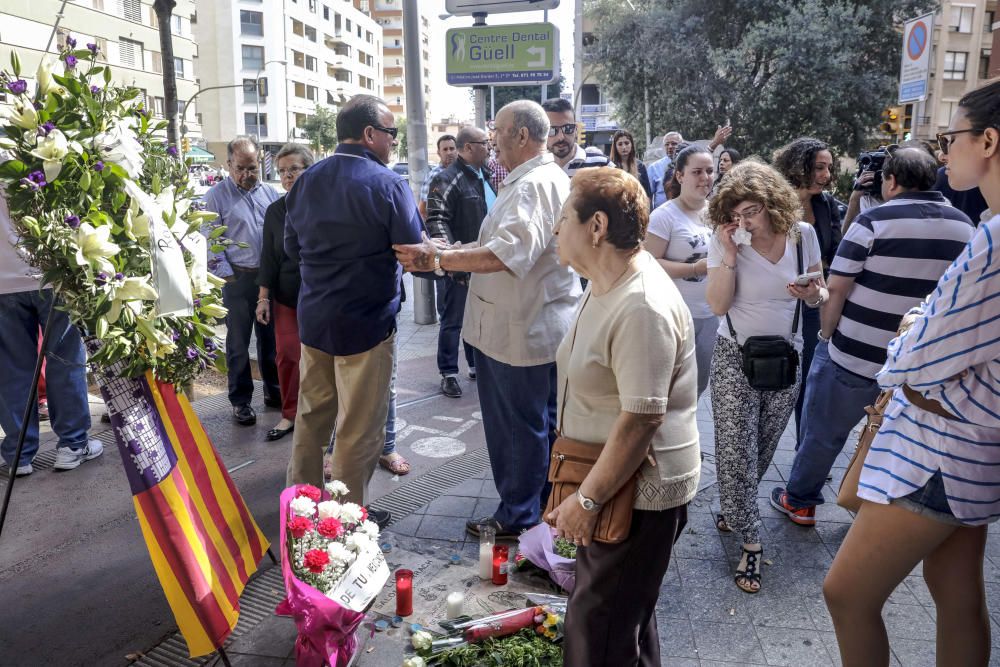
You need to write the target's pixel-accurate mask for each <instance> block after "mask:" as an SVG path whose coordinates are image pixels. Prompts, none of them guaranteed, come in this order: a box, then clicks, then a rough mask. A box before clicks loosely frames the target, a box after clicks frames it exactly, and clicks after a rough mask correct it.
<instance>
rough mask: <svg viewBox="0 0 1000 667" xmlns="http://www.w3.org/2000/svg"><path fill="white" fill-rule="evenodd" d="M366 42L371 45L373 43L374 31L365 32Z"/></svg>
mask: <svg viewBox="0 0 1000 667" xmlns="http://www.w3.org/2000/svg"><path fill="white" fill-rule="evenodd" d="M365 41H366V42H368V43H369V44H371V43H372V31H371V30H366V31H365Z"/></svg>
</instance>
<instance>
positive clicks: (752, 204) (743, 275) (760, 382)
mask: <svg viewBox="0 0 1000 667" xmlns="http://www.w3.org/2000/svg"><path fill="white" fill-rule="evenodd" d="M800 216H801V209H800V208H799V199H798V197H797V196H796V193H795V190H794V189H793V188H792V187H791V186H790V185H789V184H788V183H787V182H786V181H785V179H784V178H782V176H781V174H779V173H778V172H777V171H775V170H774V169H773V168H771V167H769V166H767V165H765V164H762V163H760V162H757V161H751V160H745V161H743V162H741V163H740V164H738V165H736V166H735V167H733V169H732V170H731V171H730V172H729V175H728V176H727V177H726V179H725V180H724V181H723V182H722V184H721V185H720V187H719V191H718V193H717V194H716V195H715V197H714V198H713V199H712V201H711V203H710V204H709V218H710V222H711V225H712V227H713V228H714V235H713V236H712V240H711V242H710V243H709V248H708V289H707V290H706V293H705V298H706V300H707V301H708V305H709V306H710V307H711V309H712V312H713V313H714V314H715V315H718V316H720V317H723V319H722V321H721V322H720V324H719V328H718V339H717V341H716V343H715V352H714V355H713V357H712V372H711V391H712V414H713V415H714V417H715V456H716V471H717V473H718V476H719V494H720V504H721V506H722V513H721V514H719V515H718V516H717V517H716V526H717V527H718V528H719V530H721V531H723V532H730V531H736V532H738V533H739V534H740V536H741V537H742V543H743V551H742V556H741V558H740V563H739V567H737V569H736V577H735V580H736V585H737V586H739V587H740V589H741V590H743V591H745V592H747V593H756V592H757V591H759V590H760V587H761V578H760V568H761V561H762V558H763V557H762V555H761V554H762V551H763V549H762V547H761V542H760V526H761V519H760V510H759V508H758V506H757V487H758V485H759V484H760V480H761V478H762V477H763V476H764V472H765V471H766V470H767V467H768V466H769V465H770V464H771V458H772V457H773V456H774V451H775V449H777V446H778V439H779V438H780V437H781V434H782V433H783V432H784V430H785V427H786V426H787V425H788V418H789V416H791V413H792V408H793V407H794V406H795V399H796V398H797V397H798V395H799V383H800V378H801V369H800V367H799V364H798V363H797V362H798V354H797V353H801V350H802V312H803V311H804V310H806V309H807V307H808V309H813V308H817V307H818V306H820V305H821V304H822V303H823V302H824V301H825V300H826V299H827V298H828V294H827V292H826V287H825V284H824V282H823V278H822V274H821V273H819V272H820V270H821V268H822V259H821V255H820V249H819V242H818V241H817V239H816V231H815V230H814V229H813V226H812V225H810V224H807V223H804V222H800V221H799V218H800ZM807 271H808V272H810V273H814V274H815V276H814V277H812V278H809V279H807V280H805V281H798V280H797V279H798V277H799V276H800V275H801V274H804V273H805V272H807ZM797 282H799V283H801V284H796V283H797ZM755 350H756V351H757V352H764V353H767V354H764V355H761V354H755V353H754V351H755ZM744 356H750V357H751V358H752V362H751V363H750V364H746V363H744Z"/></svg>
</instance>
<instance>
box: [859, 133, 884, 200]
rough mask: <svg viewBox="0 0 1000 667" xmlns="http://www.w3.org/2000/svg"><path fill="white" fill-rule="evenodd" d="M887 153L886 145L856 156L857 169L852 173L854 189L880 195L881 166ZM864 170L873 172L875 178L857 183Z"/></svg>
mask: <svg viewBox="0 0 1000 667" xmlns="http://www.w3.org/2000/svg"><path fill="white" fill-rule="evenodd" d="M888 155H889V151H887V150H886V147H885V146H879V148H878V150H874V151H869V152H867V153H862V154H861V155H859V156H858V171H857V172H856V173H855V174H854V189H855V190H860V191H862V192H871V193H874V194H875V195H877V196H879V197H881V196H882V166H883V165H884V164H885V158H886V157H887V156H888ZM866 171H872V172H875V178H873V179H872V181H871V183H868V184H866V185H862V184H861V183H859V180H860V179H861V174H863V173H864V172H866Z"/></svg>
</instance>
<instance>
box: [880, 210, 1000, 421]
mask: <svg viewBox="0 0 1000 667" xmlns="http://www.w3.org/2000/svg"><path fill="white" fill-rule="evenodd" d="M998 233H1000V216H997V217H994V218H993V219H992V220H990V221H989V222H986V223H983V224H981V225H980V227H979V229H978V230H977V231H976V234H975V236H973V238H972V240H971V241H970V242H969V244H968V246H966V249H965V251H964V252H963V253H962V254H961V255H959V257H958V258H957V259H956V260H955V262H954V263H953V264H952V265H951V266H950V267H949V268H948V270H947V271H946V272H945V274H944V276H942V277H941V280H940V281H938V285H937V288H936V289H935V290H934V292H933V293H932V294H931V295H930V296H929V297H928V300H927V303H926V306H925V308H924V312H923V314H922V315H921V316H919V317H918V318H917V320H916V322H915V323H914V325H913V327H912V328H911V329H910V330H909V331H907V332H906V333H905V334H904V335H902V336H900V337H898V338H896V339H894V340H893V341H892V342H891V343H890V344H889V350H888V352H889V355H888V360H887V361H886V364H885V366H884V367H883V368H882V370H881V371H880V372H879V374H878V381H879V384H880V385H881V386H882V387H886V388H888V387H898V386H900V385H902V384H908V385H910V386H911V387H912V388H914V389H917V390H919V391H921V392H922V393H924V394H925V395H926V396H928V397H930V398H935V399H937V400H940V401H941V403H942V404H943V405H944V407H945V408H947V409H948V410H949V411H950V412H952V413H953V414H955V415H956V416H957V417H959V418H961V419H964V420H966V421H970V422H973V423H976V424H982V425H991V426H1000V248H997V247H996V239H997V238H998Z"/></svg>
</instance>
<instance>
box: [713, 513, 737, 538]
mask: <svg viewBox="0 0 1000 667" xmlns="http://www.w3.org/2000/svg"><path fill="white" fill-rule="evenodd" d="M715 528H716V529H717V530H718V531H719V532H722V533H731V532H733V529H732V528H730V527H729V524H728V523H726V517H724V516H723V515H722V514H716V515H715Z"/></svg>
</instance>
